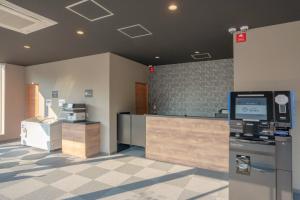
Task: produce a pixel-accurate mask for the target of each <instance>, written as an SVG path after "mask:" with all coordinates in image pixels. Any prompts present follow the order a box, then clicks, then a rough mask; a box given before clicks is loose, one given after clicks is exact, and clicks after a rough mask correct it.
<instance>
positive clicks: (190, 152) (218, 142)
mask: <svg viewBox="0 0 300 200" xmlns="http://www.w3.org/2000/svg"><path fill="white" fill-rule="evenodd" d="M146 157H147V158H149V159H153V160H159V161H165V162H170V163H176V164H182V165H187V166H192V167H198V168H202V169H209V170H213V171H222V172H228V162H229V161H228V159H229V125H228V122H227V121H226V120H225V119H224V120H223V119H213V118H212V119H210V118H184V117H168V116H147V117H146Z"/></svg>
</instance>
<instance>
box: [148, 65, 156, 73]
mask: <svg viewBox="0 0 300 200" xmlns="http://www.w3.org/2000/svg"><path fill="white" fill-rule="evenodd" d="M154 71H155V70H154V66H152V65H150V66H149V72H150V73H154Z"/></svg>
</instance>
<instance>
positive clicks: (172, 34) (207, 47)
mask: <svg viewBox="0 0 300 200" xmlns="http://www.w3.org/2000/svg"><path fill="white" fill-rule="evenodd" d="M9 1H10V2H11V3H14V4H16V5H18V6H21V7H23V8H25V9H28V10H30V11H32V12H35V13H37V14H40V15H42V16H44V17H47V18H50V19H52V20H55V21H57V22H58V24H57V25H54V26H51V27H48V28H46V29H43V30H40V31H37V32H34V33H31V34H28V35H24V34H21V33H18V32H14V31H10V30H6V29H3V28H0V62H4V63H12V64H18V65H24V66H28V65H33V64H40V63H45V62H51V61H57V60H64V59H69V58H74V57H80V56H86V55H92V54H97V53H104V52H113V53H116V54H118V55H121V56H124V57H127V58H130V59H132V60H135V61H138V62H141V63H143V64H146V65H150V64H153V65H161V64H172V63H182V62H191V61H194V60H193V59H192V57H191V54H192V53H193V52H195V51H199V52H203V53H205V52H209V53H210V54H211V55H212V58H211V59H213V60H215V59H223V58H232V57H233V52H232V51H233V50H232V36H231V35H230V34H229V33H228V31H227V30H228V28H229V27H240V26H242V25H249V26H250V28H256V27H262V26H267V25H273V24H279V23H285V22H290V21H297V20H300V1H299V0H287V1H282V0H251V1H247V0H246V1H241V0H226V1H220V0H180V1H179V0H178V1H177V4H178V10H177V11H175V12H173V13H172V12H171V11H169V10H168V5H169V4H170V2H171V1H169V0H126V1H125V0H95V1H97V2H98V3H100V4H101V5H102V6H104V7H105V8H107V9H109V10H110V11H111V12H112V13H113V14H114V15H113V16H110V17H106V18H103V19H100V20H97V21H93V22H91V21H88V20H86V19H84V18H82V17H80V16H78V15H76V14H74V13H73V12H71V11H70V10H68V9H66V8H65V7H66V6H68V5H70V4H73V3H76V2H79V1H80V0H26V1H25V0H9ZM172 2H174V1H172ZM135 24H141V25H142V26H144V27H145V28H147V29H148V30H149V31H150V32H151V33H152V34H151V35H147V36H145V37H139V38H129V37H127V36H125V35H124V34H121V33H120V32H119V31H118V29H119V28H122V27H127V26H131V25H135ZM78 29H81V30H84V31H85V33H86V34H85V35H83V36H78V35H77V34H76V30H78ZM24 45H30V46H31V49H25V48H24V47H23V46H24ZM155 56H159V57H160V58H159V59H156V58H155Z"/></svg>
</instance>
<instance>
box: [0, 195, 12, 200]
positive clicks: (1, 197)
mask: <svg viewBox="0 0 300 200" xmlns="http://www.w3.org/2000/svg"><path fill="white" fill-rule="evenodd" d="M0 199H1V200H11V199H9V198H7V197H5V196H3V195H1V194H0Z"/></svg>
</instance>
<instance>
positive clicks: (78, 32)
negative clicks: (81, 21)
mask: <svg viewBox="0 0 300 200" xmlns="http://www.w3.org/2000/svg"><path fill="white" fill-rule="evenodd" d="M76 33H77V35H84V32H83V31H82V30H78V31H76Z"/></svg>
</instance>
